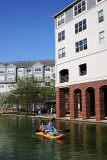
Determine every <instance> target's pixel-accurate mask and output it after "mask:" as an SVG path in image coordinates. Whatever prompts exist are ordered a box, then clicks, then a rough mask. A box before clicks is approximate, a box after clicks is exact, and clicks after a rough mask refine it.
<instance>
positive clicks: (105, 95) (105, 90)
mask: <svg viewBox="0 0 107 160" xmlns="http://www.w3.org/2000/svg"><path fill="white" fill-rule="evenodd" d="M100 101H101V102H100V104H101V106H102V109H104V111H103V112H104V116H105V117H107V85H104V86H102V87H100Z"/></svg>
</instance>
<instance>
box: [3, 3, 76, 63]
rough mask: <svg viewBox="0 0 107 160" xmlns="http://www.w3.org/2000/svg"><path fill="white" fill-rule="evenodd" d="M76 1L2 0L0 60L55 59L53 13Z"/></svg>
mask: <svg viewBox="0 0 107 160" xmlns="http://www.w3.org/2000/svg"><path fill="white" fill-rule="evenodd" d="M73 1H74V0H0V62H1V63H3V62H13V61H32V60H47V59H55V30H54V19H53V18H52V16H53V15H54V14H56V13H57V12H59V11H60V10H62V9H63V8H65V7H66V6H67V5H69V4H70V3H72V2H73Z"/></svg>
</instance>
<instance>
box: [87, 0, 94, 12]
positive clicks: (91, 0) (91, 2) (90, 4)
mask: <svg viewBox="0 0 107 160" xmlns="http://www.w3.org/2000/svg"><path fill="white" fill-rule="evenodd" d="M95 5H96V0H87V10H89V9H91V8H92V7H94V6H95Z"/></svg>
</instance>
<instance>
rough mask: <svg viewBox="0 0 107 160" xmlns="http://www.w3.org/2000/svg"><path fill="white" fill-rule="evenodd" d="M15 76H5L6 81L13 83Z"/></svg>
mask: <svg viewBox="0 0 107 160" xmlns="http://www.w3.org/2000/svg"><path fill="white" fill-rule="evenodd" d="M14 80H15V75H7V81H14Z"/></svg>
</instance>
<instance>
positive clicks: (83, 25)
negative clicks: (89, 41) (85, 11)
mask: <svg viewBox="0 0 107 160" xmlns="http://www.w3.org/2000/svg"><path fill="white" fill-rule="evenodd" d="M85 29H87V25H86V19H84V20H83V21H80V22H79V23H76V24H75V34H77V33H78V32H81V31H83V30H85Z"/></svg>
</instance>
